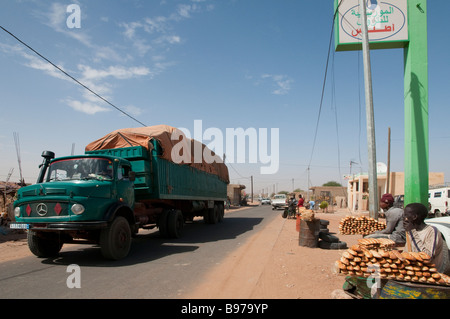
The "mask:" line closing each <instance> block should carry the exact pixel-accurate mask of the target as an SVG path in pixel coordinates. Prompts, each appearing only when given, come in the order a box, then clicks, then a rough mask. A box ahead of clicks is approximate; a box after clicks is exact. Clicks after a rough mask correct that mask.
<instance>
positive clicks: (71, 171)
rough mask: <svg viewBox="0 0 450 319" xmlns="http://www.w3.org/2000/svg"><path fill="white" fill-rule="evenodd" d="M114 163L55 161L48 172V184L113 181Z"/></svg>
mask: <svg viewBox="0 0 450 319" xmlns="http://www.w3.org/2000/svg"><path fill="white" fill-rule="evenodd" d="M113 178H114V174H113V163H112V161H110V160H107V159H104V158H71V159H64V160H59V161H58V160H57V161H54V162H53V163H52V164H51V165H50V167H49V170H48V174H47V182H53V181H67V180H87V179H98V180H112V179H113Z"/></svg>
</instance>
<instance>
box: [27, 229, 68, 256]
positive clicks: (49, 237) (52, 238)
mask: <svg viewBox="0 0 450 319" xmlns="http://www.w3.org/2000/svg"><path fill="white" fill-rule="evenodd" d="M27 240H28V248H29V249H30V251H31V252H32V253H33V254H34V255H36V256H37V257H41V258H48V257H55V256H57V255H58V253H59V251H60V250H61V248H62V246H63V243H62V242H61V241H60V240H59V236H58V235H57V234H45V236H44V235H42V236H40V235H38V234H37V233H36V232H34V231H29V232H28V234H27Z"/></svg>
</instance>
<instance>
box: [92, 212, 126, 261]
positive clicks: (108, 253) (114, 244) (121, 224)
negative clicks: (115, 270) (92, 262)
mask: <svg viewBox="0 0 450 319" xmlns="http://www.w3.org/2000/svg"><path fill="white" fill-rule="evenodd" d="M130 246H131V229H130V224H128V221H127V220H126V219H125V218H124V217H122V216H118V217H116V218H115V219H114V220H113V222H112V223H111V225H109V226H108V227H107V228H105V229H103V230H102V232H101V234H100V248H101V251H102V255H103V257H105V258H108V259H113V260H118V259H122V258H124V257H126V256H127V255H128V252H129V251H130Z"/></svg>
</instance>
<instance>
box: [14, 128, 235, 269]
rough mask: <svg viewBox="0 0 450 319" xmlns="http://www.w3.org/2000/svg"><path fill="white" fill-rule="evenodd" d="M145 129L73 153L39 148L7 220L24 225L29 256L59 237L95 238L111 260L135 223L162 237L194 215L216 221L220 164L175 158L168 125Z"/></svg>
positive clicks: (53, 250)
mask: <svg viewBox="0 0 450 319" xmlns="http://www.w3.org/2000/svg"><path fill="white" fill-rule="evenodd" d="M151 128H154V127H151ZM135 131H138V132H141V131H140V130H139V129H136V130H135ZM135 131H133V132H134V133H136V132H135ZM151 131H152V130H151ZM153 131H154V130H153ZM163 131H165V127H163ZM146 133H147V135H144V136H143V137H142V136H141V140H140V141H138V142H136V141H135V140H136V139H134V140H133V138H132V137H135V136H137V135H133V136H132V137H131V138H130V135H126V134H125V133H124V132H123V131H122V132H119V134H118V135H116V140H115V141H113V142H114V143H113V144H111V143H109V142H105V141H106V140H107V139H108V140H110V139H111V134H109V135H107V136H106V137H105V138H103V140H102V139H100V144H101V147H91V148H88V147H87V148H86V151H85V154H84V155H79V156H66V157H60V158H54V154H53V153H52V152H49V151H45V152H43V153H42V157H43V158H44V160H43V163H42V164H41V166H40V167H41V168H40V173H39V177H38V180H37V183H36V184H33V185H30V186H26V187H23V188H21V189H19V191H18V194H17V200H16V201H15V202H14V216H15V221H14V223H11V225H10V227H11V228H15V229H27V233H28V246H29V248H30V250H31V252H32V253H33V254H34V255H36V256H38V257H53V256H56V255H57V254H58V253H59V251H60V250H61V248H62V246H63V244H64V243H89V244H92V243H94V244H99V246H100V249H101V252H102V254H103V256H104V257H106V258H108V259H113V260H117V259H121V258H124V257H126V256H127V255H128V253H129V250H130V246H131V242H132V237H133V236H134V235H135V234H137V233H138V232H139V229H152V228H155V227H158V228H159V232H160V234H161V235H162V236H163V237H166V238H178V237H180V236H181V234H182V230H183V227H184V224H185V222H186V221H192V220H193V219H194V218H195V217H198V216H202V217H203V219H204V220H205V222H206V223H207V224H215V223H218V222H220V221H222V219H223V217H224V201H225V200H226V197H227V184H228V183H229V180H228V170H227V169H226V166H225V164H223V163H220V162H219V163H214V164H211V165H208V164H206V165H204V163H201V164H198V165H189V164H179V163H175V162H173V161H171V160H170V154H168V152H169V151H170V150H171V149H172V146H174V145H173V144H174V143H172V144H171V145H168V144H167V140H168V139H167V136H168V134H170V131H169V132H165V133H164V134H165V136H166V138H161V135H156V136H153V135H151V134H150V135H149V133H148V132H146ZM117 136H119V140H120V142H119V143H117V140H118V139H117ZM112 139H113V140H114V138H112ZM98 141H99V140H97V142H98ZM102 141H103V143H102ZM124 143H125V144H124ZM91 144H92V143H91ZM98 144H99V143H97V145H98ZM119 146H125V147H119Z"/></svg>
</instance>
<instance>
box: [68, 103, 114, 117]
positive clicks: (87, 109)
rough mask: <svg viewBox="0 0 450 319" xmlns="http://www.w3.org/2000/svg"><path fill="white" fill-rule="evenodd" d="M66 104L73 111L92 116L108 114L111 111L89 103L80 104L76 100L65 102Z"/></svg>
mask: <svg viewBox="0 0 450 319" xmlns="http://www.w3.org/2000/svg"><path fill="white" fill-rule="evenodd" d="M66 102H67V104H68V105H69V106H70V107H71V108H73V109H74V110H75V111H78V112H82V113H86V114H89V115H94V114H96V113H99V112H109V111H110V110H111V109H109V108H106V107H102V106H99V105H97V104H95V103H91V102H80V101H76V100H67V101H66Z"/></svg>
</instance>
